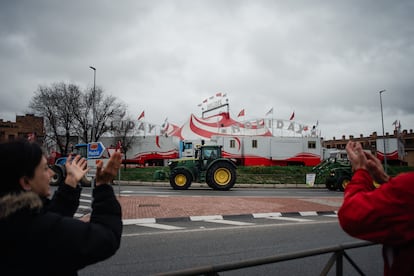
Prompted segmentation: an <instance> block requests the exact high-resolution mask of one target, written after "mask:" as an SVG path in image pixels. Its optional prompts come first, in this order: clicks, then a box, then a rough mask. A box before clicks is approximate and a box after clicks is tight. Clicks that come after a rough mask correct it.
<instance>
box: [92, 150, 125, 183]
mask: <svg viewBox="0 0 414 276" xmlns="http://www.w3.org/2000/svg"><path fill="white" fill-rule="evenodd" d="M121 162H122V155H121V153H120V152H114V153H113V154H112V155H111V157H110V158H109V161H108V163H107V164H106V166H105V167H104V166H103V161H102V160H98V161H97V163H96V186H99V185H101V184H108V183H111V182H112V181H113V180H114V178H115V176H116V175H117V174H118V170H119V168H120V167H121Z"/></svg>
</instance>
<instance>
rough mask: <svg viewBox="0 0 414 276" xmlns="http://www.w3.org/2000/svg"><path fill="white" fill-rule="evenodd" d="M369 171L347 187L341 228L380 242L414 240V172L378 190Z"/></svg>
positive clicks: (401, 175) (340, 211)
mask: <svg viewBox="0 0 414 276" xmlns="http://www.w3.org/2000/svg"><path fill="white" fill-rule="evenodd" d="M372 183H373V180H372V178H371V176H370V175H369V173H368V172H367V171H365V170H357V171H356V172H355V173H354V175H353V177H352V180H351V182H350V183H349V184H348V185H347V187H346V189H345V194H344V202H343V204H342V207H341V208H340V209H339V212H338V218H339V223H340V224H341V227H342V228H343V229H344V231H345V232H347V233H348V234H349V235H351V236H353V237H356V238H359V239H364V240H368V241H372V242H376V243H383V244H387V245H399V244H402V243H406V242H407V241H414V173H404V174H400V175H398V176H396V177H394V178H391V179H390V181H389V182H388V183H385V184H383V185H381V186H380V187H379V188H378V189H375V187H374V186H373V185H372Z"/></svg>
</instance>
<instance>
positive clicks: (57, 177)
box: [50, 165, 65, 186]
mask: <svg viewBox="0 0 414 276" xmlns="http://www.w3.org/2000/svg"><path fill="white" fill-rule="evenodd" d="M50 169H51V170H52V171H53V172H54V173H55V174H54V175H53V176H52V179H50V185H51V186H58V185H59V184H61V183H63V182H64V180H65V179H64V178H65V167H64V165H52V166H50Z"/></svg>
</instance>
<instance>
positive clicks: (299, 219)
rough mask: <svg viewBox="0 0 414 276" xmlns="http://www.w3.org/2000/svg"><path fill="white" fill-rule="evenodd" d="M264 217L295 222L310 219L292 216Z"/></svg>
mask: <svg viewBox="0 0 414 276" xmlns="http://www.w3.org/2000/svg"><path fill="white" fill-rule="evenodd" d="M266 219H276V220H287V221H297V222H305V221H312V220H311V219H302V218H292V217H267V218H266Z"/></svg>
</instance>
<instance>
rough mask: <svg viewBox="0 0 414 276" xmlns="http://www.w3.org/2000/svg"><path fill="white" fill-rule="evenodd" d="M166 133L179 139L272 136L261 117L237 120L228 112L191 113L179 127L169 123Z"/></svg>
mask: <svg viewBox="0 0 414 276" xmlns="http://www.w3.org/2000/svg"><path fill="white" fill-rule="evenodd" d="M166 133H167V135H168V136H176V137H178V138H179V139H180V140H196V139H210V138H211V137H212V136H214V135H246V136H251V135H256V136H272V133H271V131H270V130H269V128H268V127H267V126H266V125H265V122H264V120H263V119H260V120H253V121H248V122H238V121H236V120H233V119H232V118H230V114H229V113H228V112H222V113H219V114H216V115H213V116H210V117H206V118H199V117H197V116H195V115H194V114H191V116H190V118H189V119H188V120H187V122H186V123H185V124H183V125H182V126H181V127H177V126H176V125H173V124H169V126H168V128H167V129H166Z"/></svg>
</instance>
